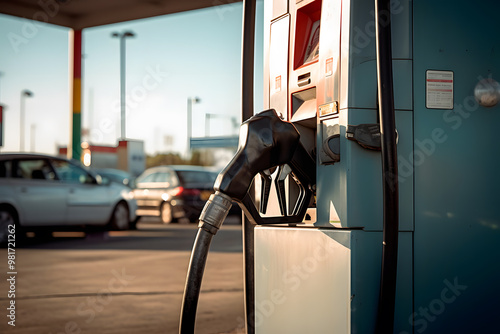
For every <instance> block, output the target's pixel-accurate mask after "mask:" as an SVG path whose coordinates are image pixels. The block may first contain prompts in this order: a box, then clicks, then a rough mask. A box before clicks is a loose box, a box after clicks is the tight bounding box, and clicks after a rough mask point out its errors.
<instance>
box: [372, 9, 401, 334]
mask: <svg viewBox="0 0 500 334" xmlns="http://www.w3.org/2000/svg"><path fill="white" fill-rule="evenodd" d="M375 11H376V13H377V15H376V17H375V20H376V27H377V30H376V31H377V34H376V45H377V83H378V104H379V119H380V133H381V151H382V173H383V199H384V219H383V232H382V234H383V243H382V268H381V275H380V292H379V304H378V314H377V321H376V326H375V333H376V334H388V333H393V331H394V310H395V304H396V280H397V268H398V267H397V264H398V230H399V195H398V193H399V192H398V160H397V158H398V157H397V149H396V121H395V112H394V89H393V78H392V46H391V14H390V13H391V11H390V0H375Z"/></svg>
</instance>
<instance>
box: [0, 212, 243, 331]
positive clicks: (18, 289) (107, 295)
mask: <svg viewBox="0 0 500 334" xmlns="http://www.w3.org/2000/svg"><path fill="white" fill-rule="evenodd" d="M196 232H197V226H196V224H171V225H162V224H161V223H159V222H154V221H149V222H140V223H139V225H138V230H137V231H120V232H99V233H93V234H90V235H84V234H83V233H78V232H73V233H54V237H52V238H48V239H43V240H39V239H35V238H33V239H29V240H28V241H27V242H26V243H24V244H23V245H19V244H17V245H16V246H17V247H16V249H15V252H14V253H15V267H14V268H9V267H8V260H9V254H8V249H1V250H0V277H4V279H1V280H0V315H1V316H0V333H19V334H20V333H26V334H28V333H30V334H31V333H33V334H35V333H36V334H39V333H47V334H49V333H52V334H61V333H64V334H82V333H151V334H155V333H168V334H170V333H178V324H179V315H180V308H181V301H182V294H183V290H184V283H185V278H186V271H187V267H188V263H189V257H190V250H191V247H192V244H193V241H194V237H195V235H196ZM11 254H12V251H11ZM10 259H12V256H11V257H10ZM242 260H243V259H242V242H241V225H239V224H238V223H237V222H234V221H233V223H231V220H230V221H229V222H228V223H227V224H225V225H224V226H223V228H222V229H221V231H219V233H217V235H216V236H215V237H214V240H213V242H212V245H211V252H210V255H209V257H208V261H207V266H206V270H205V276H204V281H203V285H202V293H201V296H200V302H199V306H198V315H197V322H196V333H199V334H219V333H243V332H244V330H243V314H244V311H243V270H242V268H243V261H242ZM11 263H12V262H11ZM8 273H14V274H8ZM12 278H14V279H12ZM9 279H10V280H9ZM12 283H14V284H12ZM13 294H14V295H15V296H13ZM13 301H14V302H15V303H14V307H15V309H14V311H13V310H12V308H13V307H12V302H13ZM8 308H10V310H9V309H8ZM2 313H3V314H2ZM13 314H14V316H15V317H14V318H13V317H12V315H13ZM12 319H14V320H15V321H14V322H13V321H12ZM9 322H10V324H9ZM13 324H15V326H12V325H13Z"/></svg>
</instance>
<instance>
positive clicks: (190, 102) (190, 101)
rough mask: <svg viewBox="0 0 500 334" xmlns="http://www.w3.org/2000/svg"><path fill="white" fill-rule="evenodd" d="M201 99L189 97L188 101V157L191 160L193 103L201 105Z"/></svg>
mask: <svg viewBox="0 0 500 334" xmlns="http://www.w3.org/2000/svg"><path fill="white" fill-rule="evenodd" d="M200 102H201V99H200V98H199V97H188V100H187V154H186V157H187V158H189V152H190V151H191V137H192V127H193V120H192V114H193V103H200Z"/></svg>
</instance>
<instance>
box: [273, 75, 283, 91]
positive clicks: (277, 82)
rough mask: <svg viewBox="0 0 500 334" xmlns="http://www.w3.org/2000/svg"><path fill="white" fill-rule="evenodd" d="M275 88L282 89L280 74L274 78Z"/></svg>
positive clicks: (276, 89)
mask: <svg viewBox="0 0 500 334" xmlns="http://www.w3.org/2000/svg"><path fill="white" fill-rule="evenodd" d="M274 90H275V91H276V92H279V91H281V75H278V76H277V77H276V79H274Z"/></svg>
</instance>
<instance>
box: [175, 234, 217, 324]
mask: <svg viewBox="0 0 500 334" xmlns="http://www.w3.org/2000/svg"><path fill="white" fill-rule="evenodd" d="M213 236H214V235H213V234H212V233H210V232H208V231H206V230H204V229H202V228H200V229H199V230H198V234H197V235H196V240H195V242H194V246H193V250H192V252H191V259H190V260H189V269H188V273H187V278H186V286H185V288H184V297H183V301H182V308H181V321H180V325H179V333H180V334H193V333H194V327H195V322H196V309H197V307H198V298H199V296H200V290H201V282H202V280H203V272H204V271H205V264H206V262H207V257H208V250H209V248H210V243H211V242H212V237H213Z"/></svg>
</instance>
